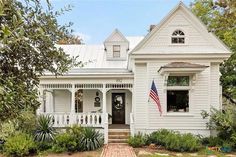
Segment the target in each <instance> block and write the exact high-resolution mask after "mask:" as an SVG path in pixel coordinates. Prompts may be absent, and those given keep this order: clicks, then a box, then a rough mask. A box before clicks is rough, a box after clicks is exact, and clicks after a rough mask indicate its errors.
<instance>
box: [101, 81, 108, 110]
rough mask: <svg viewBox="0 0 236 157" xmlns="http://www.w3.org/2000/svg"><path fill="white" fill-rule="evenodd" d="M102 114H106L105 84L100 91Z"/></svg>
mask: <svg viewBox="0 0 236 157" xmlns="http://www.w3.org/2000/svg"><path fill="white" fill-rule="evenodd" d="M102 112H103V113H106V112H107V90H106V86H105V84H104V85H103V89H102Z"/></svg>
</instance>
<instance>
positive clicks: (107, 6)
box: [50, 0, 193, 44]
mask: <svg viewBox="0 0 236 157" xmlns="http://www.w3.org/2000/svg"><path fill="white" fill-rule="evenodd" d="M50 1H51V3H52V6H53V7H54V10H58V9H60V8H63V7H64V6H67V5H72V6H73V8H72V10H71V11H69V12H66V13H65V14H64V15H62V16H60V17H59V18H58V22H59V24H66V23H69V22H72V23H73V26H72V27H71V28H72V29H73V30H74V33H73V34H75V35H79V36H80V37H81V38H82V39H83V42H84V43H85V44H101V43H103V41H104V40H106V38H107V37H108V36H109V35H110V34H111V33H112V32H113V30H114V29H116V28H117V29H119V30H120V31H121V32H122V34H124V35H125V36H144V35H146V34H147V33H148V29H149V26H150V25H151V24H158V23H159V22H160V20H161V19H163V18H164V17H165V16H166V15H167V14H168V12H169V11H170V10H171V9H172V8H174V7H175V6H176V5H177V4H178V3H179V1H180V0H50ZM182 1H183V2H184V3H185V5H187V6H189V5H190V3H191V2H192V1H193V0H182Z"/></svg>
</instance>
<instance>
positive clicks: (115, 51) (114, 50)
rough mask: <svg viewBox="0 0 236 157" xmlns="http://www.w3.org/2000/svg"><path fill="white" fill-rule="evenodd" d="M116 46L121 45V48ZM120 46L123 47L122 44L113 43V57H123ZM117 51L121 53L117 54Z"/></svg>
mask: <svg viewBox="0 0 236 157" xmlns="http://www.w3.org/2000/svg"><path fill="white" fill-rule="evenodd" d="M115 47H119V50H116V49H115ZM120 48H121V46H120V45H113V46H112V49H113V51H112V52H113V58H120V57H121V53H120V52H121V49H120ZM116 53H117V54H119V55H115V54H116Z"/></svg>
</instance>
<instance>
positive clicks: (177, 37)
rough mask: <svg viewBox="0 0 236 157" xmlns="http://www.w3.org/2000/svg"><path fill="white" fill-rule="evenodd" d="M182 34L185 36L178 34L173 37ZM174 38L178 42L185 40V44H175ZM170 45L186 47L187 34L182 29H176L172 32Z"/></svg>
mask: <svg viewBox="0 0 236 157" xmlns="http://www.w3.org/2000/svg"><path fill="white" fill-rule="evenodd" d="M177 31H178V32H182V33H183V35H178V34H176V35H173V34H174V33H175V32H177ZM174 38H176V39H177V40H178V41H179V40H180V39H181V38H183V41H184V42H183V43H181V42H176V43H174V42H173V39H174ZM170 43H171V45H185V44H186V33H185V32H184V31H183V30H181V29H175V30H174V31H173V32H172V34H171V39H170Z"/></svg>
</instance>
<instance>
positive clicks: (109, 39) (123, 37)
mask: <svg viewBox="0 0 236 157" xmlns="http://www.w3.org/2000/svg"><path fill="white" fill-rule="evenodd" d="M115 35H118V36H119V37H120V39H121V40H120V41H124V42H128V43H129V41H128V40H127V39H126V38H125V36H124V35H123V34H122V33H121V32H120V31H119V30H118V29H117V28H116V29H115V30H114V31H113V32H112V33H111V35H110V36H109V37H108V38H107V39H106V40H105V41H104V44H105V43H106V42H113V41H112V39H113V37H114V36H115Z"/></svg>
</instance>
